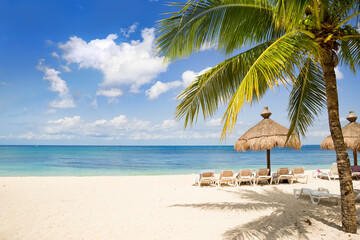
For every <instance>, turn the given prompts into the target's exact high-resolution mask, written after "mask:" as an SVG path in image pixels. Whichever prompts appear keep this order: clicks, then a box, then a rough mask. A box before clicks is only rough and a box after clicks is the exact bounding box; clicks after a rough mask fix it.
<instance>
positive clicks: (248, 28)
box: [157, 0, 281, 60]
mask: <svg viewBox="0 0 360 240" xmlns="http://www.w3.org/2000/svg"><path fill="white" fill-rule="evenodd" d="M173 6H176V7H180V8H182V9H181V10H180V11H179V12H177V13H175V14H174V15H173V16H171V17H170V18H167V19H164V20H162V21H161V22H160V27H159V29H158V33H159V34H160V36H159V37H158V39H157V49H158V51H159V54H162V55H165V56H166V57H167V58H170V59H171V60H175V59H177V58H182V57H187V56H189V55H190V54H191V53H193V52H197V51H199V50H200V49H201V47H202V46H204V45H208V44H210V45H213V44H216V45H217V47H218V49H225V51H226V52H227V53H231V52H232V51H233V50H234V49H237V48H240V47H241V46H243V45H244V44H256V43H262V42H265V41H268V40H271V39H272V38H274V37H278V36H280V34H281V33H280V32H277V31H275V29H274V24H273V21H272V19H273V14H272V13H273V11H272V10H273V6H272V5H271V4H269V1H266V0H223V1H219V0H212V1H188V2H187V3H185V4H174V5H173ZM259 19H262V21H258V20H259ZM248 32H252V34H251V35H249V34H247V33H248Z"/></svg>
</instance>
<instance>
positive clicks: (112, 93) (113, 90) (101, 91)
mask: <svg viewBox="0 0 360 240" xmlns="http://www.w3.org/2000/svg"><path fill="white" fill-rule="evenodd" d="M96 95H100V96H106V97H110V98H114V97H119V96H121V95H123V92H122V91H121V90H120V89H117V88H111V89H107V90H105V89H99V90H98V91H97V92H96Z"/></svg>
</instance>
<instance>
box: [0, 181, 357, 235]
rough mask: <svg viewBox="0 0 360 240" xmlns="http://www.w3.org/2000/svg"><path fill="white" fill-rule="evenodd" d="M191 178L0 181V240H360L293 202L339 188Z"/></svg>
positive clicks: (331, 217)
mask: <svg viewBox="0 0 360 240" xmlns="http://www.w3.org/2000/svg"><path fill="white" fill-rule="evenodd" d="M310 175H311V174H310ZM193 178H194V175H173V176H125V177H122V176H119V177H2V178H0V239H1V240H2V239H6V240H14V239H21V240H27V239H36V240H42V239H52V240H56V239H59V240H60V239H61V240H65V239H76V240H79V239H107V240H110V239H127V240H135V239H136V240H138V239H147V240H163V239H164V240H165V239H172V240H176V239H178V240H184V239H189V240H191V239H194V240H195V239H196V240H199V239H207V240H219V239H225V240H230V239H231V240H240V239H336V240H339V239H360V235H359V234H357V235H354V234H346V233H343V232H342V231H341V222H340V204H337V205H336V204H334V203H332V202H330V201H326V200H324V201H321V202H320V204H319V205H318V206H315V205H312V204H311V202H310V199H309V197H301V198H300V199H298V200H297V199H295V198H294V196H293V189H294V188H301V187H308V188H317V187H325V188H328V189H329V190H330V192H331V193H339V183H338V181H328V180H320V179H314V178H312V177H311V176H310V178H309V183H308V184H300V183H296V184H286V183H283V184H279V185H271V186H269V185H266V186H241V187H211V186H204V187H201V188H199V187H197V186H192V182H193ZM354 186H355V188H360V182H358V181H354ZM359 204H360V203H359V202H357V208H358V207H359V206H360V205H359ZM357 216H358V218H359V217H360V212H359V210H358V212H357ZM358 232H360V228H359V230H358Z"/></svg>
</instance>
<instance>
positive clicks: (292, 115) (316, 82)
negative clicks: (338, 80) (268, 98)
mask: <svg viewBox="0 0 360 240" xmlns="http://www.w3.org/2000/svg"><path fill="white" fill-rule="evenodd" d="M325 106H326V94H325V83H324V78H323V75H322V71H321V68H320V66H317V65H315V64H314V62H313V61H312V60H311V59H310V58H307V59H306V60H305V62H304V66H303V68H302V69H301V71H300V74H299V76H298V77H297V79H296V81H295V82H294V83H293V88H292V91H291V93H290V99H289V105H288V116H289V119H290V127H289V132H288V138H289V137H290V136H291V135H292V134H293V133H295V134H297V135H299V134H301V135H303V136H305V132H306V130H307V129H308V127H309V126H311V125H312V124H313V122H314V119H315V117H316V116H318V114H320V113H321V110H322V109H323V108H324V107H325Z"/></svg>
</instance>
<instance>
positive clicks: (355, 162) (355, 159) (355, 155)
mask: <svg viewBox="0 0 360 240" xmlns="http://www.w3.org/2000/svg"><path fill="white" fill-rule="evenodd" d="M353 156H354V165H355V166H357V152H356V151H354V150H353Z"/></svg>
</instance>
